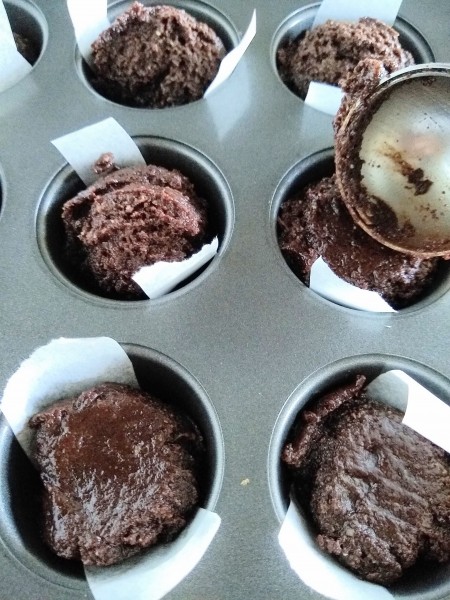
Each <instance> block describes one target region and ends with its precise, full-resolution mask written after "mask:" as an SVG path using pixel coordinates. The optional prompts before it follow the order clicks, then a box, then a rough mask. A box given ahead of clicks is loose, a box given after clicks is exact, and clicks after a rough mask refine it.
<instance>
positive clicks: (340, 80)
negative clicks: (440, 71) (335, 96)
mask: <svg viewBox="0 0 450 600" xmlns="http://www.w3.org/2000/svg"><path fill="white" fill-rule="evenodd" d="M364 59H377V60H379V61H381V63H382V64H383V66H384V69H385V70H386V72H387V73H392V72H394V71H397V70H398V69H401V68H403V67H407V66H409V65H411V64H414V59H413V57H412V55H411V54H410V53H409V52H408V51H406V50H404V49H403V48H402V46H401V45H400V42H399V40H398V33H397V32H396V31H395V30H394V29H393V28H392V27H389V26H388V25H386V24H385V23H383V22H382V21H378V20H377V19H372V18H369V17H365V18H362V19H359V21H358V22H357V23H346V22H345V21H331V20H329V21H326V22H325V23H324V24H323V25H319V26H317V27H315V28H314V29H311V30H309V31H307V32H306V33H304V34H303V33H302V34H301V35H300V36H298V37H297V38H296V39H295V40H293V41H288V42H287V43H286V44H285V45H283V46H282V47H280V49H279V50H278V53H277V61H278V69H279V72H280V76H281V78H282V79H283V81H284V82H285V83H286V85H288V86H289V87H290V88H291V89H292V91H294V92H295V93H296V94H298V95H300V96H302V97H305V96H306V93H307V91H308V86H309V84H310V82H311V81H321V82H324V83H329V84H335V85H340V86H341V87H345V85H346V80H347V78H348V77H349V76H351V75H352V74H353V72H354V69H355V68H356V67H357V65H358V63H359V62H360V61H361V60H364Z"/></svg>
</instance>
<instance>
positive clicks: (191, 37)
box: [92, 2, 226, 108]
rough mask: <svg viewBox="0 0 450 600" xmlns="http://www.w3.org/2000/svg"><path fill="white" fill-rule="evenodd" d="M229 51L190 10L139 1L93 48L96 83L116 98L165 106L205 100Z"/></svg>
mask: <svg viewBox="0 0 450 600" xmlns="http://www.w3.org/2000/svg"><path fill="white" fill-rule="evenodd" d="M225 54H226V51H225V48H224V45H223V43H222V41H221V40H220V38H219V37H218V36H217V35H216V33H215V32H214V31H213V30H212V29H211V28H210V27H209V26H208V25H206V24H205V23H201V22H199V21H197V20H196V19H194V17H192V16H191V15H189V14H188V13H186V12H185V11H184V10H181V9H178V8H174V7H172V6H149V7H144V6H143V5H142V4H140V3H139V2H135V3H134V4H133V5H132V6H131V8H129V9H128V10H127V11H126V12H125V13H123V14H122V15H121V16H120V17H118V18H117V19H116V20H115V21H114V23H113V24H112V25H111V27H109V28H108V29H107V30H106V31H104V32H103V33H102V34H101V35H100V36H99V37H98V38H97V40H96V41H95V42H94V43H93V44H92V61H93V64H92V67H93V69H94V73H95V76H94V79H93V82H92V83H93V85H94V87H96V88H97V89H98V91H99V92H100V93H102V94H103V95H105V96H107V97H108V98H110V99H111V100H115V101H116V102H120V103H123V104H127V105H130V106H137V107H148V108H162V107H166V106H174V105H180V104H186V103H188V102H192V101H194V100H198V99H199V98H201V97H202V96H203V94H204V92H205V90H206V88H207V87H208V85H209V84H210V83H211V82H212V80H213V79H214V77H215V76H216V74H217V71H218V70H219V65H220V62H221V60H222V58H223V57H224V56H225Z"/></svg>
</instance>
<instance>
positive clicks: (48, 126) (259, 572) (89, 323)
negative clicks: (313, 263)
mask: <svg viewBox="0 0 450 600" xmlns="http://www.w3.org/2000/svg"><path fill="white" fill-rule="evenodd" d="M167 3H168V4H176V5H178V6H182V7H185V8H186V9H188V10H191V12H193V14H195V16H203V17H204V19H205V20H207V21H209V22H210V24H211V25H213V26H214V25H216V27H218V31H219V33H220V32H221V33H222V35H223V36H224V37H225V38H226V43H227V44H228V46H232V45H233V44H235V43H236V41H237V40H238V37H239V33H240V32H242V31H243V30H244V29H245V28H246V27H247V25H248V22H249V20H250V16H251V12H252V10H253V8H254V7H255V8H256V10H257V21H258V28H257V34H256V37H255V39H254V40H253V42H252V44H251V45H250V48H249V49H248V51H247V53H246V54H245V56H244V59H243V61H242V62H241V63H240V65H239V66H238V68H237V70H236V71H235V72H234V73H233V75H232V76H231V78H230V79H229V80H228V81H227V82H226V83H225V84H224V85H223V86H222V87H221V88H220V89H219V90H217V91H216V92H215V93H214V94H213V95H212V96H211V97H210V98H209V99H208V100H207V101H206V100H200V101H197V102H194V103H192V104H190V105H186V106H182V107H176V108H170V109H163V110H143V109H135V108H128V107H123V106H120V105H118V104H115V103H113V102H110V101H108V100H105V99H104V98H102V97H101V96H99V95H98V94H97V93H96V92H95V91H93V90H92V89H91V88H90V86H89V80H88V74H87V72H86V69H85V67H84V66H83V63H82V61H81V59H80V57H79V55H78V52H77V51H76V47H75V40H74V35H73V29H72V25H71V23H70V21H69V16H68V13H67V9H66V4H65V2H63V0H54V1H53V2H46V1H45V0H40V1H39V2H38V1H37V0H36V1H35V2H34V3H32V2H30V1H28V0H6V1H5V5H6V9H7V11H8V13H9V15H10V18H11V21H12V23H13V28H15V29H16V30H18V31H19V32H22V33H25V34H27V35H28V36H30V37H31V38H33V39H35V40H36V42H37V43H38V45H39V46H40V47H41V55H40V57H39V59H38V61H37V63H36V64H35V66H34V69H33V71H32V72H31V74H30V75H28V76H27V77H26V78H25V79H23V80H22V81H20V82H19V83H18V84H16V85H15V86H14V87H13V88H11V89H9V90H7V91H5V92H4V93H2V94H1V95H0V120H1V132H0V184H1V206H0V244H1V252H0V265H1V266H0V277H1V305H2V306H1V312H0V318H1V328H0V332H1V348H2V361H1V366H0V373H1V383H2V387H4V385H5V384H6V381H7V379H8V378H9V377H10V376H11V374H12V373H13V372H14V371H15V370H16V369H17V368H18V366H19V364H20V362H21V361H22V360H23V359H24V358H26V357H27V356H29V355H30V354H31V352H32V351H33V350H34V349H35V348H37V347H38V346H41V345H44V344H46V343H47V342H48V341H49V340H50V339H52V338H56V337H59V336H64V337H89V336H105V335H106V336H110V337H112V338H114V339H116V340H117V341H119V342H120V343H122V344H123V345H124V347H125V349H126V350H127V351H128V352H129V354H130V356H131V358H132V359H133V361H134V362H135V364H137V365H138V374H139V373H140V376H141V379H142V378H143V385H144V387H145V386H146V384H147V385H148V382H149V378H150V373H152V372H157V373H158V377H157V380H158V381H157V383H156V385H157V387H158V386H159V388H161V389H166V388H167V389H169V390H170V389H172V388H171V386H172V385H176V386H177V385H178V384H180V385H181V388H182V389H183V390H186V391H187V396H188V411H189V412H191V414H192V411H193V413H194V417H195V416H196V417H197V419H198V420H199V421H200V422H199V424H200V426H201V428H202V430H203V432H204V434H205V437H206V439H207V441H208V444H209V446H210V449H211V452H210V457H211V458H210V471H211V473H210V486H209V488H210V489H209V492H208V499H207V502H208V508H211V509H214V510H215V511H216V512H217V513H218V514H219V515H220V516H221V517H222V525H221V527H220V529H219V532H218V534H217V536H216V538H215V539H214V541H213V543H212V545H211V546H210V548H209V549H208V551H207V553H206V554H205V556H204V557H203V559H202V560H201V562H200V563H199V565H198V566H197V567H196V569H195V570H194V571H193V572H192V573H191V574H190V575H189V576H188V577H187V578H186V579H185V580H184V581H183V582H182V583H181V584H180V585H179V586H178V587H177V588H175V589H174V590H173V591H172V592H171V593H170V594H169V595H168V596H167V597H168V598H170V599H173V600H175V599H177V598H178V599H180V600H181V599H183V600H190V599H192V600H194V599H195V600H198V599H200V598H201V599H203V600H219V599H225V598H226V599H229V598H232V599H236V600H240V599H241V598H267V599H273V598H284V599H286V600H289V599H292V600H294V599H295V600H297V599H298V598H305V599H316V598H317V599H318V598H320V597H321V596H319V595H318V594H317V593H315V592H313V591H311V590H310V589H308V588H307V587H306V586H304V585H303V584H302V582H301V581H300V580H299V579H298V578H297V577H296V576H295V574H294V573H293V572H292V571H291V569H290V567H289V565H288V563H287V560H286V559H285V557H284V555H283V554H282V552H281V550H280V547H279V545H278V541H277V534H278V531H279V527H280V520H281V519H282V518H283V514H284V511H285V509H286V505H287V501H288V498H287V495H286V489H285V481H284V477H283V471H282V469H281V468H280V464H279V460H278V456H279V451H280V448H281V445H282V444H283V441H284V439H285V437H286V435H287V433H288V430H289V428H290V426H291V425H292V423H293V420H294V419H295V415H296V414H297V412H298V410H299V409H300V408H301V407H302V406H303V405H304V404H305V402H307V401H308V399H309V398H310V397H312V396H314V395H315V394H317V393H318V392H319V391H321V390H323V389H327V388H329V387H330V386H332V385H334V384H335V383H337V382H340V381H343V380H345V379H346V378H347V377H348V376H349V375H350V374H352V373H356V372H360V371H361V372H363V373H367V374H368V375H369V376H373V375H376V374H378V373H379V372H381V371H383V370H387V369H390V368H402V369H404V370H405V371H407V372H408V373H409V374H410V375H412V376H413V377H415V378H416V379H418V381H419V382H421V383H423V384H424V385H426V386H427V387H429V388H430V389H431V391H434V393H436V394H438V395H440V396H441V397H442V398H443V399H444V400H445V401H447V402H448V401H450V363H449V360H448V346H449V342H450V333H449V328H448V323H449V322H450V293H449V288H450V276H449V269H448V268H447V267H446V266H444V268H443V269H442V270H441V271H442V272H441V273H440V276H439V278H438V281H437V282H436V284H435V285H434V286H433V289H432V290H431V291H430V292H429V293H428V294H427V295H426V296H425V297H424V298H423V299H422V300H420V301H419V302H418V303H417V304H415V305H414V306H412V307H410V308H408V309H405V310H402V311H399V312H398V313H397V314H373V313H363V312H358V311H355V310H351V309H347V308H343V307H340V306H337V305H335V304H332V303H331V302H328V301H327V300H324V299H322V298H320V297H318V296H317V295H316V294H314V293H313V292H311V291H310V290H309V289H308V288H306V287H305V286H304V285H303V284H302V283H301V282H300V281H299V280H298V279H297V278H296V277H295V275H294V274H293V273H292V272H291V271H290V269H289V268H288V266H287V265H286V263H285V261H284V259H283V257H282V255H281V253H280V251H279V248H278V244H277V237H276V218H277V213H278V209H279V206H280V203H281V202H282V201H283V199H284V198H285V197H286V194H288V193H289V192H290V191H292V190H294V189H295V188H298V187H299V185H301V184H302V183H303V182H306V181H309V180H311V179H314V178H316V177H320V176H321V175H322V174H324V173H326V172H327V171H329V169H330V168H331V167H332V146H333V132H332V126H331V118H330V117H329V116H327V115H325V114H322V113H319V112H318V111H316V110H314V109H312V108H310V107H307V106H305V105H304V103H303V101H302V100H301V99H299V98H298V97H296V96H295V95H294V94H293V93H292V92H291V91H289V90H288V89H287V88H286V87H285V86H284V84H283V83H282V82H281V80H280V78H279V76H278V74H277V72H276V59H275V54H276V49H277V47H278V45H279V44H280V42H281V40H282V39H284V38H285V37H286V36H290V35H294V34H295V33H298V32H299V31H301V30H302V29H305V28H307V27H309V26H310V25H311V23H312V19H313V16H314V11H315V10H316V8H317V4H311V3H308V2H304V1H293V0H283V2H278V3H269V2H267V1H262V0H257V1H256V2H254V3H250V4H249V3H243V2H242V1H241V0H224V1H221V2H219V1H217V0H208V2H205V3H203V2H194V1H193V0H189V1H186V2H167ZM126 4H127V3H124V2H119V3H114V5H113V6H112V7H111V15H112V16H115V15H116V14H117V13H118V12H120V11H121V9H123V7H124V6H125V5H126ZM449 22H450V5H449V4H448V2H447V1H446V0H435V2H433V3H423V2H418V1H417V0H404V1H403V4H402V7H401V10H400V18H399V19H398V22H397V24H398V29H399V31H400V33H401V35H402V39H403V42H404V44H405V45H406V46H407V47H408V48H409V49H410V50H412V51H413V53H414V54H415V56H416V59H420V60H421V61H429V60H433V59H434V60H436V61H439V62H450V46H449V43H448V42H449V39H448V32H449V30H448V23H449ZM217 23H219V25H217ZM109 116H112V117H114V118H115V119H116V120H117V121H118V122H119V123H120V124H121V125H122V126H123V127H124V128H125V129H126V130H127V131H128V132H129V133H130V134H131V135H132V136H133V137H135V139H136V141H137V142H138V144H139V145H140V147H141V148H142V150H143V152H144V154H145V155H146V157H148V158H151V159H152V160H154V162H157V163H158V162H160V164H164V165H167V166H170V164H171V163H172V166H174V167H177V166H178V167H179V168H181V169H182V170H184V171H185V172H186V174H187V175H188V176H191V177H192V179H193V181H194V182H195V184H196V185H197V186H199V188H200V190H201V192H202V193H203V194H204V195H205V197H206V198H207V200H208V201H209V203H210V205H211V207H212V214H213V218H214V221H215V225H216V227H217V231H218V233H219V238H220V248H219V253H218V256H217V257H216V258H215V259H214V260H213V261H212V263H211V264H210V265H209V266H208V267H207V268H206V269H205V270H204V271H203V272H202V273H201V275H199V276H198V277H197V278H195V279H194V280H192V281H191V282H189V283H188V284H187V285H185V286H182V287H181V288H180V289H178V290H177V291H175V292H173V293H171V294H168V295H167V296H166V297H164V298H161V299H159V300H156V301H136V302H125V301H114V300H111V299H106V298H102V297H101V296H98V295H96V294H95V293H93V292H92V290H86V289H84V288H83V286H82V285H81V284H80V282H79V281H77V280H76V279H75V280H74V279H73V276H72V274H71V272H70V269H68V267H67V265H65V264H64V263H63V261H62V259H61V255H60V245H61V231H60V229H59V227H58V223H57V218H56V214H57V210H58V206H59V205H60V203H61V202H62V200H63V199H65V198H67V197H70V195H71V193H72V192H73V191H77V188H78V189H80V183H79V182H78V181H77V178H76V177H75V176H74V174H73V172H72V171H71V169H70V167H68V166H67V164H66V163H65V161H64V159H63V158H62V157H61V156H60V155H59V153H58V152H57V151H56V150H55V148H54V147H53V146H52V145H51V144H50V140H52V139H54V138H57V137H59V136H61V135H64V134H66V133H68V132H70V131H74V130H76V129H79V128H80V127H83V126H85V125H89V124H92V123H95V122H97V121H99V120H102V119H104V118H106V117H109ZM173 382H178V383H176V384H174V383H173ZM180 382H181V383H180ZM167 386H168V387H167ZM0 454H1V463H2V468H1V476H0V479H1V481H0V569H1V573H2V577H1V579H2V583H1V584H0V600H6V599H7V598H8V599H9V598H11V597H13V596H15V597H18V598H21V599H23V600H27V599H39V600H40V599H42V598H45V599H46V600H57V599H58V600H59V599H60V598H65V599H67V600H80V599H82V598H90V597H91V594H90V592H89V588H88V586H87V584H86V582H85V580H84V577H83V574H82V569H81V567H80V566H79V565H76V564H75V565H74V564H73V563H70V564H66V563H65V562H64V561H60V560H58V559H56V558H54V557H52V556H51V555H50V553H49V552H48V551H46V550H45V548H44V546H43V544H42V542H41V541H40V538H39V535H38V531H37V525H36V516H35V512H34V511H35V507H34V505H33V503H32V501H31V500H30V498H32V496H33V493H34V490H35V488H36V483H37V476H36V474H35V473H34V472H33V470H32V468H31V466H30V465H29V463H28V461H27V459H26V458H25V457H24V456H23V454H22V453H21V451H20V449H19V448H18V445H17V443H16V442H15V440H14V439H13V436H12V434H11V432H10V430H9V428H8V426H7V425H6V423H5V422H4V419H3V417H2V418H1V420H0ZM449 570H450V569H449V568H447V567H445V568H440V569H438V570H437V571H435V572H433V573H428V574H427V575H426V576H424V577H422V575H420V576H418V577H417V579H418V581H414V578H412V579H410V580H408V581H407V582H405V583H404V584H402V585H398V586H396V587H395V588H393V593H394V595H395V596H396V597H398V598H405V599H412V598H415V599H417V600H418V599H419V598H421V599H422V598H427V599H428V598H429V599H431V598H433V599H437V598H440V599H443V598H447V599H448V598H450V573H449Z"/></svg>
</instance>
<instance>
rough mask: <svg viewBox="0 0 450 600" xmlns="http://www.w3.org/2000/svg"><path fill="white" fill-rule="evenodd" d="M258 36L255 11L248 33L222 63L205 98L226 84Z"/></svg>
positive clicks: (204, 95)
mask: <svg viewBox="0 0 450 600" xmlns="http://www.w3.org/2000/svg"><path fill="white" fill-rule="evenodd" d="M255 35H256V10H254V11H253V14H252V18H251V19H250V24H249V26H248V27H247V31H246V32H245V33H244V35H243V36H242V39H241V41H240V42H239V44H238V45H237V46H236V48H233V50H231V51H230V52H229V53H228V54H227V55H226V56H225V57H224V58H223V59H222V62H221V63H220V67H219V71H218V72H217V75H216V76H215V78H214V79H213V80H212V82H211V83H210V84H209V87H208V88H207V89H206V91H205V93H204V94H203V98H207V97H208V96H209V95H210V94H211V92H213V91H214V90H215V89H217V88H218V87H219V86H220V85H222V83H224V82H225V81H226V80H227V79H228V77H230V75H231V74H232V73H233V71H234V70H235V68H236V67H237V66H238V64H239V62H240V61H241V59H242V57H243V56H244V54H245V51H246V50H247V48H248V47H249V46H250V43H251V41H252V40H253V38H254V37H255Z"/></svg>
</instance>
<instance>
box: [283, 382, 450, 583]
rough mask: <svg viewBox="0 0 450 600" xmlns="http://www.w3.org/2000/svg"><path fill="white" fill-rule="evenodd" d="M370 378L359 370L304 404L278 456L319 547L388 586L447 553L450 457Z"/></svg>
mask: <svg viewBox="0 0 450 600" xmlns="http://www.w3.org/2000/svg"><path fill="white" fill-rule="evenodd" d="M364 385H365V377H363V376H361V375H360V376H357V377H356V380H355V381H354V382H353V383H349V384H347V385H344V386H342V387H340V388H338V389H335V390H333V391H331V392H329V393H327V394H325V395H323V396H322V397H321V398H319V399H318V400H317V401H315V402H314V403H313V404H312V405H311V406H310V407H307V409H305V410H304V411H303V412H302V413H301V415H300V418H299V421H298V423H297V425H296V429H295V431H294V433H293V436H292V438H291V439H290V440H289V442H288V443H287V444H286V445H285V447H284V449H283V454H282V460H283V461H284V463H285V464H286V465H288V467H289V469H290V470H291V471H292V473H293V478H294V488H293V489H294V494H295V496H296V498H297V500H298V502H299V503H300V504H301V505H302V507H303V508H304V510H305V511H306V513H307V514H308V515H309V516H310V518H311V519H312V520H313V522H314V525H315V527H316V541H317V543H318V545H319V547H320V548H321V549H322V550H324V551H326V552H328V553H329V554H331V555H333V556H335V557H336V558H337V559H338V560H339V561H340V562H341V563H342V564H343V565H345V566H346V567H348V568H350V569H351V570H353V571H354V572H355V573H356V574H358V575H359V576H360V577H362V578H364V579H367V580H369V581H372V582H375V583H380V584H384V585H386V584H390V583H393V582H394V581H397V580H398V579H399V578H400V577H401V576H402V575H403V574H404V573H405V571H407V570H408V569H409V568H411V567H412V566H413V565H415V564H417V563H418V562H423V561H433V562H437V563H445V562H447V561H448V560H450V461H449V455H448V454H446V453H445V452H444V450H442V449H441V448H439V447H437V446H435V445H434V444H432V443H431V442H430V441H428V440H427V439H426V438H423V437H422V436H420V435H419V434H417V433H416V432H415V431H413V430H412V429H410V428H409V427H406V426H405V425H402V423H401V420H402V416H403V415H402V414H401V413H400V412H399V411H397V410H396V409H394V408H391V407H390V406H387V405H385V404H382V403H379V402H374V401H372V400H370V399H369V398H367V397H366V394H365V392H364Z"/></svg>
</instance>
